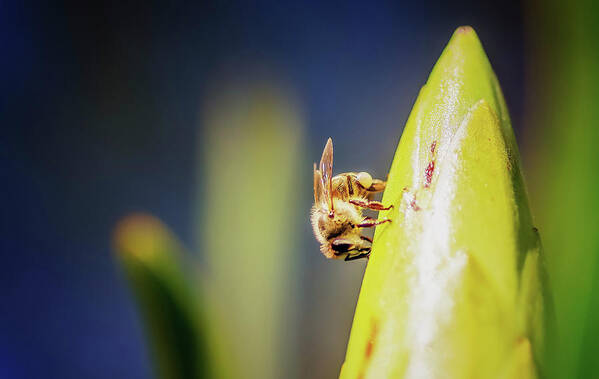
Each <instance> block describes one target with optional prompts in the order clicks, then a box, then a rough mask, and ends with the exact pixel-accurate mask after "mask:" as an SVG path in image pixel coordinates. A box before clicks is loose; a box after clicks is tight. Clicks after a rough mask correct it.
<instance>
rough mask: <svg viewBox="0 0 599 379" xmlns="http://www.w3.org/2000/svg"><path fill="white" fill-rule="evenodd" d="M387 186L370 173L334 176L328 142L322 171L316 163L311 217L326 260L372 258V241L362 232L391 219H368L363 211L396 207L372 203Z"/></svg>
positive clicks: (331, 150) (331, 154) (322, 159)
mask: <svg viewBox="0 0 599 379" xmlns="http://www.w3.org/2000/svg"><path fill="white" fill-rule="evenodd" d="M385 185H386V182H384V181H382V180H379V179H373V178H372V176H371V175H370V174H369V173H367V172H359V173H355V172H345V173H342V174H339V175H335V176H333V141H332V140H331V139H330V138H329V139H328V141H327V143H326V145H325V147H324V151H323V152H322V158H321V159H320V165H319V166H318V169H317V168H316V163H314V206H313V207H312V211H311V214H310V221H311V222H312V229H313V230H314V235H315V236H316V239H317V240H318V242H320V251H321V252H322V253H323V254H324V255H325V257H327V258H333V259H344V260H346V261H351V260H354V259H360V258H368V257H369V256H370V250H371V246H372V239H370V238H369V237H367V236H364V235H362V232H361V229H362V228H371V227H374V226H376V225H379V224H382V223H385V222H391V220H389V219H382V220H375V219H373V218H370V217H364V216H363V215H362V209H363V208H367V209H372V210H375V211H381V210H388V209H391V208H392V207H393V205H390V206H388V207H385V206H384V205H383V204H382V203H381V202H378V201H374V200H372V197H373V195H374V194H375V193H377V192H381V191H383V190H384V189H385Z"/></svg>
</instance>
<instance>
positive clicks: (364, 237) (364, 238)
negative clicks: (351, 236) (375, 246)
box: [360, 236, 372, 243]
mask: <svg viewBox="0 0 599 379" xmlns="http://www.w3.org/2000/svg"><path fill="white" fill-rule="evenodd" d="M360 238H361V239H363V240H364V241H368V242H370V243H372V238H370V237H367V236H360Z"/></svg>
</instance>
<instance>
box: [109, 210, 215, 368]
mask: <svg viewBox="0 0 599 379" xmlns="http://www.w3.org/2000/svg"><path fill="white" fill-rule="evenodd" d="M115 248H116V251H117V258H118V262H119V263H120V264H121V266H122V267H123V269H124V271H125V273H126V276H127V279H128V281H129V285H130V286H131V289H132V291H133V294H134V296H135V299H136V300H137V303H138V306H139V310H140V314H141V317H142V319H143V321H144V326H145V330H146V335H147V336H148V339H149V345H150V349H151V352H152V358H153V360H152V361H153V364H154V365H155V370H156V373H157V376H158V377H159V378H164V379H195V378H209V377H211V376H210V375H209V365H208V362H209V358H208V357H207V351H206V346H205V345H204V344H205V339H204V337H203V335H202V333H201V332H202V328H201V326H202V325H201V319H200V315H199V314H198V305H197V304H198V301H197V297H196V294H194V293H193V292H192V291H191V288H192V287H191V286H190V284H189V282H187V281H186V279H185V278H186V275H185V272H184V271H183V268H182V267H183V264H184V262H183V261H182V256H181V252H182V248H181V246H180V245H179V243H178V242H177V241H176V240H175V238H174V237H173V236H172V235H171V233H170V232H169V231H168V230H167V229H166V227H165V226H164V225H163V224H162V223H161V222H160V221H159V220H157V219H156V218H154V217H152V216H148V215H132V216H129V217H127V218H125V219H124V220H123V221H121V222H120V223H119V225H118V226H117V228H116V232H115Z"/></svg>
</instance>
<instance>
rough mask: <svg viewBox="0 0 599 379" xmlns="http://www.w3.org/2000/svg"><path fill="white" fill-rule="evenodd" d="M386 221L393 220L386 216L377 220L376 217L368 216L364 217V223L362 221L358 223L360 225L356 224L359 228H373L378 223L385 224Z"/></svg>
mask: <svg viewBox="0 0 599 379" xmlns="http://www.w3.org/2000/svg"><path fill="white" fill-rule="evenodd" d="M386 222H391V220H390V219H388V218H384V219H382V220H375V219H373V218H370V217H366V218H365V219H364V221H362V223H360V224H358V225H356V226H357V227H358V228H372V227H373V226H377V225H380V224H384V223H386Z"/></svg>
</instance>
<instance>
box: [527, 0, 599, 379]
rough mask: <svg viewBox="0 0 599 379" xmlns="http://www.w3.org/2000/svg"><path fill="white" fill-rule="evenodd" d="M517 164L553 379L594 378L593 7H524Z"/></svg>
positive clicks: (597, 303) (597, 180)
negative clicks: (545, 279) (547, 312)
mask: <svg viewBox="0 0 599 379" xmlns="http://www.w3.org/2000/svg"><path fill="white" fill-rule="evenodd" d="M528 5H529V7H528V8H529V9H528V14H527V17H525V19H524V20H525V21H526V23H527V25H528V33H527V34H528V36H529V37H530V39H529V41H528V43H527V47H528V49H527V53H528V54H529V56H528V58H529V59H528V62H529V69H528V72H527V78H528V79H529V83H528V84H529V87H528V91H527V93H528V95H529V96H528V120H527V121H528V122H527V124H526V126H527V129H526V130H527V131H528V133H527V135H526V137H527V146H526V150H525V151H527V155H526V157H525V158H526V162H527V163H529V168H530V169H529V170H528V171H527V172H529V173H530V179H532V180H531V181H530V183H531V186H530V188H531V194H534V197H533V198H532V199H533V200H534V201H531V202H532V205H533V210H534V211H535V215H536V216H537V218H538V224H539V228H540V230H541V232H542V233H543V244H544V247H545V250H546V253H547V262H548V269H549V274H550V277H551V282H552V286H553V287H554V294H555V308H556V319H557V332H558V338H557V342H558V343H557V345H556V349H559V354H558V355H557V356H556V362H552V363H553V364H552V367H553V369H552V370H551V373H552V377H554V378H560V379H561V378H592V377H597V375H598V374H597V372H599V360H598V359H597V352H598V351H599V322H598V321H597V314H599V296H598V295H597V294H599V233H597V228H598V227H599V196H598V193H599V175H598V174H599V158H598V157H597V146H599V127H597V125H598V124H599V106H597V105H598V104H599V53H598V50H597V48H596V46H597V39H598V38H599V3H598V2H596V1H593V0H575V1H569V2H563V1H558V0H550V1H543V2H538V1H530V2H528Z"/></svg>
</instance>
